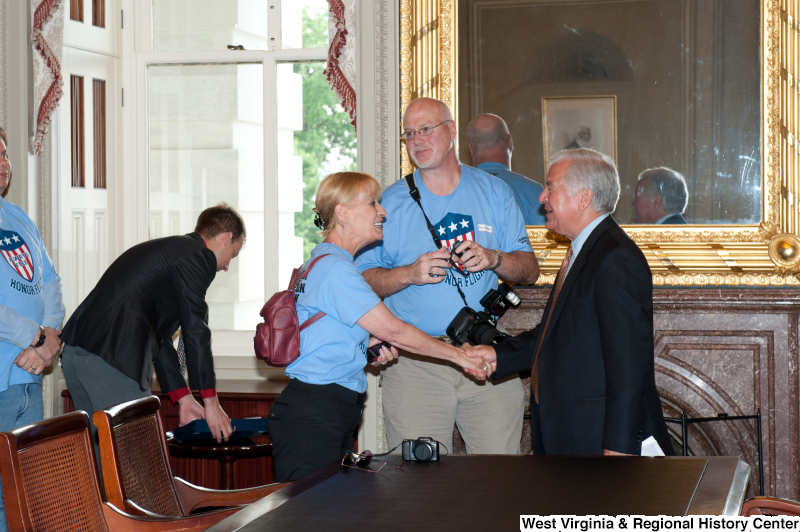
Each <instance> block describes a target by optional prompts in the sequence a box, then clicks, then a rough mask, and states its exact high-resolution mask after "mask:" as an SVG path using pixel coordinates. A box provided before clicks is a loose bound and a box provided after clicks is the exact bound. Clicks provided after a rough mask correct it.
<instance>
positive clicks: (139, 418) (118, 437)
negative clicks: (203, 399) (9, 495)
mask: <svg viewBox="0 0 800 532" xmlns="http://www.w3.org/2000/svg"><path fill="white" fill-rule="evenodd" d="M160 405H161V402H160V401H159V400H158V397H156V396H150V397H146V398H144V399H137V400H135V401H129V402H127V403H122V404H120V405H117V406H115V407H113V408H109V409H108V410H98V411H97V412H95V413H94V417H93V420H94V424H95V426H97V429H98V435H99V437H100V458H101V463H102V466H103V482H104V484H105V490H106V498H107V499H108V502H110V503H111V504H113V505H114V506H116V507H117V508H119V509H121V510H124V511H126V512H128V513H131V514H137V512H139V511H140V509H144V510H147V511H149V512H153V513H154V514H158V515H168V516H188V515H190V514H191V513H192V512H193V511H194V510H196V509H199V508H210V507H216V508H219V507H224V506H237V505H242V504H250V503H252V502H255V501H257V500H259V499H261V498H263V497H265V496H267V495H269V494H270V493H272V492H274V491H277V490H279V489H280V488H282V487H284V486H286V485H287V484H269V485H267V486H259V487H256V488H249V489H243V490H212V489H207V488H201V487H198V486H195V485H193V484H190V483H188V482H186V481H185V480H183V479H182V478H179V477H174V476H172V468H171V467H170V465H169V454H168V451H167V441H166V438H165V436H164V428H163V426H162V425H161V415H160V414H159V407H160Z"/></svg>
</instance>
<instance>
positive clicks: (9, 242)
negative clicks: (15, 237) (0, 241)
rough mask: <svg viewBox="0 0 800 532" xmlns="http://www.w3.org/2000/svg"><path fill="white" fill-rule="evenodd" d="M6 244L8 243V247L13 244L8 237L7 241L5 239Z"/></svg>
mask: <svg viewBox="0 0 800 532" xmlns="http://www.w3.org/2000/svg"><path fill="white" fill-rule="evenodd" d="M5 243H6V245H9V244H11V239H10V238H8V237H6V239H5Z"/></svg>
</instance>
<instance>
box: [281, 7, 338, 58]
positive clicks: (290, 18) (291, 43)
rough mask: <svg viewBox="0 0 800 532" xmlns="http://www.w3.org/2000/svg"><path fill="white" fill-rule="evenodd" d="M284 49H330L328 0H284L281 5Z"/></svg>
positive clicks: (282, 44)
mask: <svg viewBox="0 0 800 532" xmlns="http://www.w3.org/2000/svg"><path fill="white" fill-rule="evenodd" d="M281 46H282V47H283V48H327V47H328V0H289V1H287V0H284V1H283V2H282V3H281Z"/></svg>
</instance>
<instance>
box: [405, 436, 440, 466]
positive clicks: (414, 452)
mask: <svg viewBox="0 0 800 532" xmlns="http://www.w3.org/2000/svg"><path fill="white" fill-rule="evenodd" d="M403 460H416V461H417V462H438V461H439V442H438V441H436V440H434V439H433V438H428V437H421V438H417V439H416V440H403Z"/></svg>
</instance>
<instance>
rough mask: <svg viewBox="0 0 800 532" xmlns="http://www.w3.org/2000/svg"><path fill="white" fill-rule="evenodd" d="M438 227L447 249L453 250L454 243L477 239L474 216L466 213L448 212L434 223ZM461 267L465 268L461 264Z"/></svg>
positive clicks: (437, 232) (437, 231)
mask: <svg viewBox="0 0 800 532" xmlns="http://www.w3.org/2000/svg"><path fill="white" fill-rule="evenodd" d="M433 227H434V228H435V229H436V234H437V235H439V239H440V240H441V241H442V243H443V244H444V245H445V246H447V251H449V252H450V251H452V250H453V245H454V244H455V243H456V242H462V241H464V240H471V241H474V240H475V224H474V223H473V221H472V216H469V215H465V214H456V213H452V212H450V213H447V216H445V217H444V218H442V219H441V220H439V221H438V222H437V223H435V224H434V225H433ZM458 266H459V269H461V270H462V271H463V268H462V267H461V265H460V264H459V265H458Z"/></svg>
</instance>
